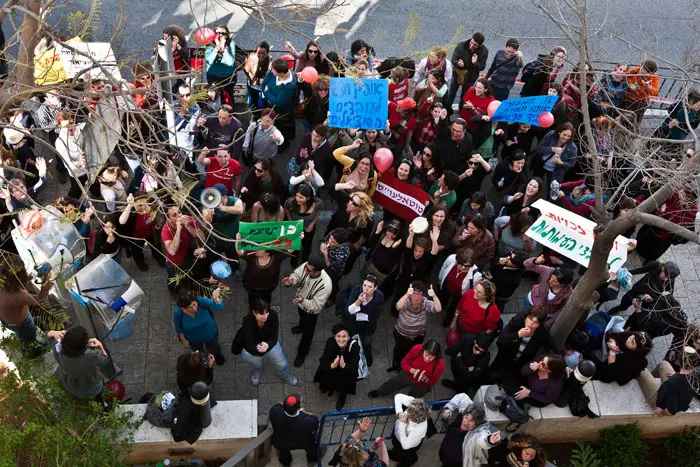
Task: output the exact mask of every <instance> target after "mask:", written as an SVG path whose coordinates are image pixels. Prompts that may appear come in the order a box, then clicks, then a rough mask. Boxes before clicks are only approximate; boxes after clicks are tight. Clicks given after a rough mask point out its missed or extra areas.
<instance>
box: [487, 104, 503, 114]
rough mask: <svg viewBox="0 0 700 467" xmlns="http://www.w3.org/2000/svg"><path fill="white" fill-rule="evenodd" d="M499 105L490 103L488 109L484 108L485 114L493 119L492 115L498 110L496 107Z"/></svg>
mask: <svg viewBox="0 0 700 467" xmlns="http://www.w3.org/2000/svg"><path fill="white" fill-rule="evenodd" d="M500 105H501V101H492V102H491V103H490V104H489V106H488V107H486V113H487V114H488V116H489V117H493V114H495V113H496V110H498V107H499V106H500Z"/></svg>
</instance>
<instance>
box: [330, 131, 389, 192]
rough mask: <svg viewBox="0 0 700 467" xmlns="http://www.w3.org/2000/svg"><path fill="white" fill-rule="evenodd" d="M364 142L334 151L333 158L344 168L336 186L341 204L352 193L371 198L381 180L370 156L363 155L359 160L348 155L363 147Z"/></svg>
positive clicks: (358, 141) (359, 140) (356, 141)
mask: <svg viewBox="0 0 700 467" xmlns="http://www.w3.org/2000/svg"><path fill="white" fill-rule="evenodd" d="M362 143H363V141H362V140H361V139H359V138H358V139H356V140H355V141H354V142H353V143H352V144H351V145H349V146H343V147H340V148H338V149H336V150H335V151H333V157H335V160H337V161H338V162H339V163H340V164H341V165H342V166H343V170H342V173H341V175H340V180H338V183H336V184H335V192H336V201H337V202H338V204H341V203H342V202H343V201H345V200H346V199H348V196H349V195H350V194H351V193H359V192H364V193H366V194H367V195H369V196H372V195H373V194H374V189H375V188H376V187H377V180H378V179H379V177H378V174H377V171H376V170H375V169H374V166H373V164H372V156H371V155H370V154H361V155H360V156H359V157H358V158H357V160H355V159H353V158H352V157H350V156H348V155H347V153H348V152H350V151H352V150H354V149H357V148H359V147H360V146H362Z"/></svg>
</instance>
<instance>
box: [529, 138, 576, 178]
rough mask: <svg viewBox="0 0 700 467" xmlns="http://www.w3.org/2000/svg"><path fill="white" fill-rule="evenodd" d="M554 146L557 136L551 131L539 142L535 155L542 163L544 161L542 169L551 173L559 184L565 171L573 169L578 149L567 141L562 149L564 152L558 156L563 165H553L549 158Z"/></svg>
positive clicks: (571, 142) (574, 144)
mask: <svg viewBox="0 0 700 467" xmlns="http://www.w3.org/2000/svg"><path fill="white" fill-rule="evenodd" d="M556 144H557V135H556V134H555V132H554V130H552V131H550V132H549V133H547V134H546V135H545V136H544V138H542V141H540V144H538V145H537V153H538V154H539V156H540V157H541V158H542V160H543V161H546V162H545V163H544V169H545V170H546V171H547V172H552V173H553V175H554V178H555V179H556V180H557V181H558V182H559V183H561V182H562V181H564V174H566V171H567V170H569V169H570V168H571V167H573V166H574V164H575V163H576V159H578V147H576V143H574V142H573V141H569V143H568V144H567V145H566V147H565V148H564V152H562V153H561V156H559V158H560V159H561V161H562V162H563V163H564V165H554V162H553V161H552V157H550V156H552V148H553V147H554V146H555V145H556Z"/></svg>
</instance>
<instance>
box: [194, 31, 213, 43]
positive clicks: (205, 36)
mask: <svg viewBox="0 0 700 467" xmlns="http://www.w3.org/2000/svg"><path fill="white" fill-rule="evenodd" d="M194 38H195V39H196V40H197V42H199V43H200V44H202V45H207V44H211V43H212V42H214V39H216V33H215V32H214V31H213V30H212V29H211V28H199V29H197V32H195V33H194Z"/></svg>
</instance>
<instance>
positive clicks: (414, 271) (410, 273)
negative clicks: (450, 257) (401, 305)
mask: <svg viewBox="0 0 700 467" xmlns="http://www.w3.org/2000/svg"><path fill="white" fill-rule="evenodd" d="M409 238H410V237H409ZM436 258H437V252H436V253H435V254H433V251H432V245H431V243H430V241H429V240H428V239H427V238H425V237H415V236H414V237H413V240H412V244H411V245H410V246H409V245H408V242H407V244H406V247H405V249H404V252H403V259H402V261H401V267H400V268H399V275H398V276H397V277H396V283H395V284H394V290H396V291H398V292H397V293H395V294H394V302H393V303H392V305H391V313H392V315H394V316H398V315H399V312H398V310H397V309H396V303H398V301H399V299H400V298H401V290H408V286H409V285H411V282H413V281H416V280H422V279H423V278H425V277H428V276H429V275H430V271H431V270H432V269H433V266H434V265H435V260H436Z"/></svg>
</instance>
